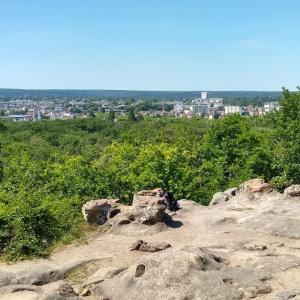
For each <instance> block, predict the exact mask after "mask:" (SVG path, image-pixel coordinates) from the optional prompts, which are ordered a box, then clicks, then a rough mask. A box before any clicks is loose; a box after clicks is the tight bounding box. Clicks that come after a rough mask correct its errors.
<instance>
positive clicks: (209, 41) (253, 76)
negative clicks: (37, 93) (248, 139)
mask: <svg viewBox="0 0 300 300" xmlns="http://www.w3.org/2000/svg"><path fill="white" fill-rule="evenodd" d="M299 9H300V2H299V1H298V0H290V1H285V2H283V1H281V0H260V1H259V0H251V1H240V0H228V1H223V0H212V1H202V0H198V1H197V0H187V1H181V0H172V1H171V0H164V1H159V0H151V1H143V0H126V1H124V0H123V1H122V0H110V1H104V0H98V1H97V0H89V1H80V0H43V1H40V0H26V1H23V0H3V1H1V3H0V11H1V18H0V41H1V46H0V88H22V89H105V90H107V89H110V90H138V91H206V90H207V91H233V90H236V91H242V90H248V91H251V90H257V91H279V90H280V89H281V87H282V86H285V87H287V88H289V89H292V90H294V89H295V88H296V86H298V85H300V78H299V70H300V60H299V53H300V27H299V24H298V23H299V22H298V20H299Z"/></svg>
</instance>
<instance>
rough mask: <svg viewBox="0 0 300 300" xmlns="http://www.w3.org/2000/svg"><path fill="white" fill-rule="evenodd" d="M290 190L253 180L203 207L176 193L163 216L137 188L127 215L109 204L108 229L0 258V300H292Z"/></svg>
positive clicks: (294, 265)
mask: <svg viewBox="0 0 300 300" xmlns="http://www.w3.org/2000/svg"><path fill="white" fill-rule="evenodd" d="M295 187H296V186H295ZM232 191H233V190H231V192H230V193H232ZM294 191H295V189H294ZM296 191H298V192H297V194H296V193H295V192H294V193H293V192H291V189H289V190H287V191H286V192H285V194H284V195H283V194H280V193H278V192H277V191H275V190H274V189H273V188H272V187H271V186H270V185H268V184H266V183H264V182H263V181H261V180H252V181H248V182H246V183H244V184H243V185H241V186H240V188H239V190H238V191H236V193H237V194H236V195H235V196H230V197H229V198H227V201H224V202H222V203H218V204H216V203H215V204H214V205H212V206H209V207H205V206H201V205H199V204H197V203H195V202H193V201H188V200H180V201H179V204H180V206H181V209H180V210H179V211H177V213H176V214H174V213H172V212H170V211H166V212H167V213H168V214H166V215H165V216H164V217H163V218H162V219H160V215H161V213H162V212H164V211H165V209H166V206H162V202H161V200H162V199H163V197H164V194H163V192H162V191H161V190H154V191H151V192H149V191H144V192H142V193H139V194H137V195H136V196H135V198H134V203H133V208H134V212H133V214H134V215H135V220H134V221H130V222H127V223H125V222H124V221H121V220H125V218H127V216H128V212H129V211H130V207H128V208H126V207H121V206H118V207H119V209H120V210H121V212H119V213H118V214H117V215H116V216H111V217H110V219H109V221H107V222H109V223H110V226H109V227H106V228H107V229H106V230H107V232H106V233H103V234H98V235H94V236H93V237H92V238H90V239H89V240H88V241H87V242H86V243H85V244H81V245H73V246H71V247H68V248H66V249H62V250H60V251H57V252H56V253H54V254H53V255H52V256H51V257H50V259H42V260H37V261H28V262H22V263H17V264H13V265H5V264H2V265H1V271H0V299H1V300H2V299H3V300H11V299H20V300H21V299H22V300H34V299H43V300H50V299H61V300H63V299H65V300H67V299H74V300H75V299H77V300H80V299H81V300H83V299H91V300H92V299H93V300H96V299H110V300H129V299H137V300H139V299H145V300H148V299H157V300H164V299H176V300H177V299H189V300H193V299H202V300H217V299H219V300H221V299H222V300H233V299H261V300H271V299H272V300H275V299H278V300H285V299H298V298H299V297H300V290H299V284H298V283H299V278H300V251H299V248H300V243H299V238H300V230H299V228H300V226H299V225H300V224H299V213H300V186H297V187H296ZM227 193H228V192H227ZM102 203H104V202H102ZM283 203H284V207H283ZM142 207H143V209H142V210H139V209H140V208H142ZM99 208H100V206H99ZM99 212H100V211H99ZM90 213H91V211H90ZM115 218H117V219H115ZM150 218H155V222H154V219H152V222H151V225H150V224H149V223H148V222H147V220H150ZM105 224H107V223H105ZM105 224H104V225H103V226H106V225H105ZM137 240H143V242H141V241H139V242H136V241H137ZM141 243H143V244H141ZM139 245H143V246H139ZM153 251H154V252H153ZM151 252H152V253H151Z"/></svg>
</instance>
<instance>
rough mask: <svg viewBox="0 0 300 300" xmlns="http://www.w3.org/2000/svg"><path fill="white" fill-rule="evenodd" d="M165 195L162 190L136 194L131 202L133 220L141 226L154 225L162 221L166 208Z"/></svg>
mask: <svg viewBox="0 0 300 300" xmlns="http://www.w3.org/2000/svg"><path fill="white" fill-rule="evenodd" d="M165 193H166V192H165V191H164V190H163V189H154V190H146V191H141V192H138V193H136V194H135V195H134V196H133V202H132V209H133V212H134V216H135V220H136V221H138V222H140V223H142V224H155V223H157V222H161V221H163V219H164V217H165V215H166V213H165V210H166V208H167V204H166V202H165Z"/></svg>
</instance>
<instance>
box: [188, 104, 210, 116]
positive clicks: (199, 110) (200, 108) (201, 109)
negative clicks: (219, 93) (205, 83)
mask: <svg viewBox="0 0 300 300" xmlns="http://www.w3.org/2000/svg"><path fill="white" fill-rule="evenodd" d="M208 111H209V106H208V105H207V104H197V105H192V106H191V112H192V113H194V114H201V115H206V114H208Z"/></svg>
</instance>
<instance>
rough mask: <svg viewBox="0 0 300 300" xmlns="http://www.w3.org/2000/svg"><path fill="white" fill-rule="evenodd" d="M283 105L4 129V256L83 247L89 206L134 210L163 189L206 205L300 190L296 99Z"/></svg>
mask: <svg viewBox="0 0 300 300" xmlns="http://www.w3.org/2000/svg"><path fill="white" fill-rule="evenodd" d="M281 105H282V108H281V110H280V111H279V112H276V113H274V114H270V115H268V116H265V117H253V118H244V117H241V116H239V115H231V116H228V117H225V118H223V119H220V120H207V119H203V118H192V119H185V118H182V119H176V118H170V117H165V118H145V119H142V118H136V117H135V116H134V113H133V112H132V113H131V117H130V118H125V117H118V116H115V115H113V114H112V113H109V114H102V115H101V116H100V117H99V116H98V117H93V118H92V117H91V118H86V119H73V120H66V121H62V120H56V121H40V122H20V123H14V122H4V123H1V124H0V125H1V126H0V135H1V174H0V177H1V184H0V254H1V255H2V257H5V258H6V259H22V258H26V257H30V256H33V255H47V254H48V253H49V251H50V250H51V248H53V247H54V246H55V245H57V244H58V243H63V242H69V241H71V240H72V239H74V238H79V237H80V236H82V234H83V229H82V217H81V206H82V204H83V203H84V202H86V201H87V200H88V199H94V198H107V197H113V198H120V199H121V200H122V201H124V202H125V203H130V201H131V199H132V196H133V194H134V193H135V192H137V191H139V190H142V189H150V188H156V187H163V188H165V189H167V190H169V191H170V192H172V193H173V194H174V195H175V197H176V198H177V199H180V198H187V199H191V200H195V201H197V202H200V203H202V204H208V203H209V201H210V199H211V197H212V195H213V194H214V193H215V192H217V191H220V190H224V189H226V188H229V187H233V186H237V185H239V184H240V183H241V182H243V181H245V180H247V179H250V178H254V177H262V178H265V179H266V180H268V181H271V182H273V184H274V185H275V186H276V187H277V188H278V189H283V188H284V187H285V186H287V185H289V184H291V183H293V182H300V93H299V92H294V93H290V92H289V91H287V90H284V92H283V96H282V101H281ZM103 116H104V117H103ZM115 118H116V119H117V121H115Z"/></svg>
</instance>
